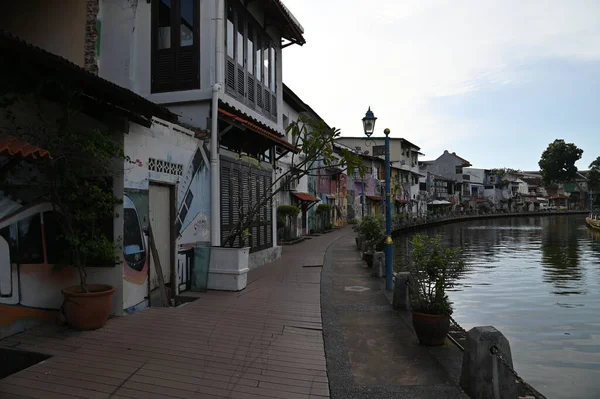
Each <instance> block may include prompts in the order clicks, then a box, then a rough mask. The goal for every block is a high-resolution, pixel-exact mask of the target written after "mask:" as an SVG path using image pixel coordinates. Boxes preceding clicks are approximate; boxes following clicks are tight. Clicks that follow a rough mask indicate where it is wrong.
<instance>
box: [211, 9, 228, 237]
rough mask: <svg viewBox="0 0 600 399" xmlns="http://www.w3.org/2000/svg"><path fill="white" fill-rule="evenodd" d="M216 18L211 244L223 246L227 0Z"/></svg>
mask: <svg viewBox="0 0 600 399" xmlns="http://www.w3.org/2000/svg"><path fill="white" fill-rule="evenodd" d="M216 6H217V10H216V11H217V18H215V71H214V76H215V84H214V85H213V91H212V107H211V128H210V244H211V245H212V246H213V247H218V246H221V184H220V183H221V180H220V179H221V173H220V168H219V93H220V91H221V90H222V88H223V76H224V55H225V52H224V46H225V42H224V40H225V32H224V29H225V25H224V17H225V0H217V3H216Z"/></svg>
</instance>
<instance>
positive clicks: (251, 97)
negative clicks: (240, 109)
mask: <svg viewBox="0 0 600 399" xmlns="http://www.w3.org/2000/svg"><path fill="white" fill-rule="evenodd" d="M254 90H255V87H254V77H252V76H251V75H250V74H248V105H250V106H251V107H252V108H254Z"/></svg>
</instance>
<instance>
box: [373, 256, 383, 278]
mask: <svg viewBox="0 0 600 399" xmlns="http://www.w3.org/2000/svg"><path fill="white" fill-rule="evenodd" d="M373 267H374V268H375V271H374V272H373V275H374V276H375V277H385V254H384V253H383V252H375V253H374V254H373Z"/></svg>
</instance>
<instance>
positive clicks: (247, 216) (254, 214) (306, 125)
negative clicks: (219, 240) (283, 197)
mask: <svg viewBox="0 0 600 399" xmlns="http://www.w3.org/2000/svg"><path fill="white" fill-rule="evenodd" d="M290 132H291V133H292V138H293V144H294V145H296V146H297V147H299V150H300V151H299V155H301V156H297V155H296V154H293V155H292V160H291V167H290V169H289V170H288V171H286V172H285V173H283V174H281V175H280V176H278V177H277V178H276V179H275V180H274V181H273V182H272V183H271V185H270V186H268V187H265V190H264V193H265V195H264V196H263V197H260V198H257V199H255V200H253V201H250V203H248V201H247V198H248V197H246V198H244V197H243V191H244V190H245V189H241V190H240V193H239V195H240V198H239V199H238V200H237V201H236V202H237V204H239V205H238V207H237V209H236V212H237V214H238V217H237V218H236V219H237V222H236V223H235V224H234V226H233V227H232V229H231V230H230V231H229V234H228V235H227V236H226V237H225V239H224V240H223V246H225V247H232V246H234V243H235V242H236V241H237V239H239V241H240V243H241V244H242V245H243V243H244V242H245V240H246V238H247V237H248V236H249V234H250V233H249V231H250V228H251V227H252V226H254V225H256V224H258V223H260V222H261V219H262V218H264V214H263V212H262V210H263V209H264V207H265V206H267V205H269V204H271V200H272V199H273V198H274V197H275V196H276V195H277V194H278V193H279V192H280V191H282V190H283V189H284V184H283V183H285V182H286V181H288V180H290V179H300V178H302V177H304V176H307V175H315V173H316V172H317V171H323V170H325V169H327V168H334V167H344V168H347V170H357V171H358V173H359V174H360V176H364V174H365V172H366V167H365V166H364V165H363V163H362V159H361V157H360V156H359V155H357V154H355V153H353V152H352V151H349V150H346V149H343V150H342V151H341V154H339V155H338V154H336V153H335V152H334V142H335V140H336V139H337V138H338V137H340V130H339V129H336V128H330V127H329V126H327V125H326V124H325V122H323V121H322V120H314V119H312V118H308V117H306V116H300V117H299V118H298V120H297V121H295V122H292V123H290V125H289V126H288V127H287V128H286V133H290ZM238 161H240V164H241V165H242V167H244V168H245V171H244V172H245V173H243V174H241V175H240V176H252V173H251V172H252V169H253V168H257V169H260V168H261V164H260V162H259V161H257V160H256V159H253V158H250V157H246V156H244V157H240V158H238ZM241 185H242V186H247V187H248V188H253V187H255V183H254V182H253V181H249V182H248V181H242V182H241Z"/></svg>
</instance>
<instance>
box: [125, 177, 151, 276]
mask: <svg viewBox="0 0 600 399" xmlns="http://www.w3.org/2000/svg"><path fill="white" fill-rule="evenodd" d="M123 260H124V268H123V275H124V278H125V280H126V281H129V282H130V283H133V284H143V283H144V282H145V281H146V277H147V276H148V264H149V260H150V256H149V250H148V191H144V190H139V189H127V188H126V189H125V194H124V195H123Z"/></svg>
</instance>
